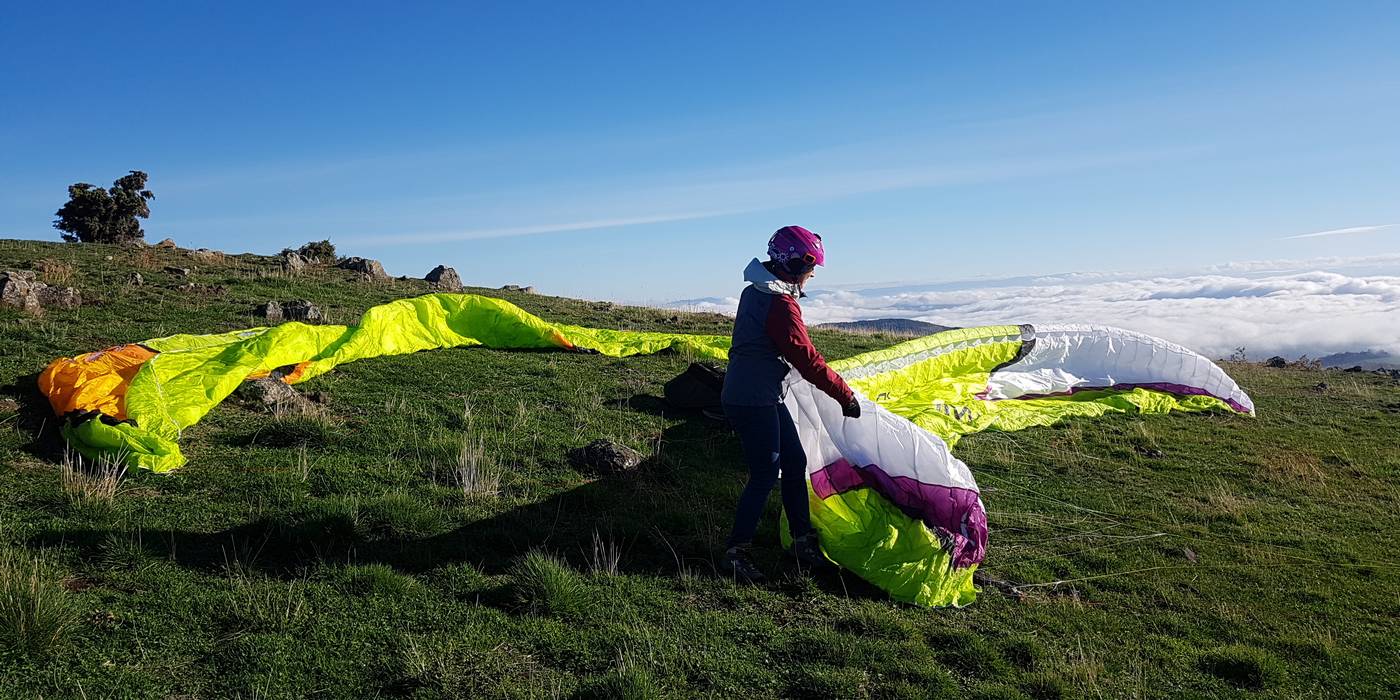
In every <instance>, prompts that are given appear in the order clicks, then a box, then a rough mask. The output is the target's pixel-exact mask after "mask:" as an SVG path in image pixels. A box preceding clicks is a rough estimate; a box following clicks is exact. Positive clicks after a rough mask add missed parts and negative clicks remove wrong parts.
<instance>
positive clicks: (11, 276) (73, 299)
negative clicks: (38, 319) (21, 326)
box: [0, 270, 83, 314]
mask: <svg viewBox="0 0 1400 700" xmlns="http://www.w3.org/2000/svg"><path fill="white" fill-rule="evenodd" d="M82 303H83V299H82V295H80V294H79V293H78V290H76V289H74V288H72V287H51V286H49V285H47V284H44V283H43V282H40V281H38V280H36V279H35V278H34V273H33V272H31V271H29V270H8V271H5V272H0V305H3V306H12V307H14V308H17V309H21V310H23V311H25V312H28V313H31V314H39V313H43V311H44V309H45V308H55V309H73V308H77V307H78V306H80V305H81V304H82Z"/></svg>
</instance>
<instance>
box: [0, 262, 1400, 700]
mask: <svg viewBox="0 0 1400 700" xmlns="http://www.w3.org/2000/svg"><path fill="white" fill-rule="evenodd" d="M108 255H110V256H112V257H113V260H111V261H107V260H105V257H106V256H108ZM41 260H50V261H52V262H51V263H45V265H46V266H47V267H48V268H49V269H51V270H54V271H56V272H52V273H50V274H53V275H60V276H62V277H64V278H66V279H68V280H69V281H68V282H67V283H68V284H72V285H75V286H77V287H79V288H80V289H81V290H82V292H83V294H84V297H85V298H86V299H87V300H88V303H87V304H86V305H85V306H83V307H82V308H79V309H76V310H73V311H57V312H51V313H49V314H48V315H46V316H44V317H42V318H29V317H26V316H23V315H20V314H18V313H17V312H14V311H11V310H0V348H3V350H2V351H0V399H12V400H14V401H17V402H18V403H19V406H20V408H19V410H18V411H8V412H6V411H5V409H3V408H0V492H3V494H4V496H3V497H0V548H3V551H4V552H5V555H4V556H5V557H6V559H5V560H4V561H6V562H20V563H23V564H24V566H19V565H18V564H16V565H15V566H10V565H9V564H6V566H7V567H9V568H7V569H5V571H7V572H8V571H11V570H15V571H19V572H20V574H18V575H14V576H10V574H8V573H7V574H5V576H10V578H9V579H7V580H6V581H0V583H3V585H4V586H6V589H5V590H7V591H8V590H15V591H20V592H23V591H25V590H31V591H39V594H38V596H37V597H36V596H35V595H31V594H25V595H28V596H29V597H28V598H27V599H23V596H21V599H23V600H28V601H29V602H23V600H21V603H20V606H21V609H24V610H30V611H32V613H31V614H32V615H33V616H34V617H35V619H38V618H39V617H43V618H44V619H48V620H50V622H48V623H45V629H48V630H56V631H57V633H56V634H53V635H49V634H48V633H44V634H40V635H38V637H37V638H38V639H40V640H44V639H52V640H53V641H49V642H42V643H35V644H30V643H27V642H26V643H24V644H15V643H8V644H3V645H0V696H3V697H25V698H28V697H39V696H43V697H84V696H86V697H245V698H250V697H259V698H269V697H270V698H280V697H344V698H363V697H415V698H438V697H473V698H475V697H483V698H490V697H641V698H647V697H693V696H711V697H732V696H744V697H753V698H764V697H841V698H862V697H869V698H920V697H937V696H956V695H962V696H966V697H987V698H1061V697H1063V698H1073V697H1109V698H1119V697H1276V698H1297V697H1319V698H1323V697H1328V698H1330V697H1393V696H1395V695H1396V694H1397V693H1400V674H1397V671H1396V669H1397V668H1400V635H1397V634H1396V631H1395V630H1396V627H1395V625H1394V623H1393V620H1395V619H1397V618H1400V576H1397V568H1396V566H1397V560H1400V557H1397V556H1396V554H1395V552H1394V548H1395V545H1396V542H1397V539H1396V536H1395V532H1397V530H1400V515H1397V508H1396V504H1397V503H1400V487H1398V486H1397V484H1400V447H1397V443H1396V441H1395V436H1396V435H1397V434H1400V388H1397V387H1396V386H1395V385H1394V384H1393V383H1392V382H1390V381H1389V380H1388V379H1382V378H1380V377H1377V376H1374V375H1367V374H1362V375H1353V374H1342V373H1339V372H1312V371H1303V370H1298V369H1288V370H1266V369H1263V368H1260V367H1256V366H1249V365H1231V366H1229V367H1228V370H1229V371H1230V372H1231V374H1232V375H1233V376H1235V377H1236V378H1237V379H1238V380H1240V381H1241V382H1242V383H1243V384H1244V385H1245V387H1246V388H1247V389H1248V390H1249V391H1250V392H1251V395H1252V396H1253V397H1254V398H1255V400H1256V402H1257V404H1258V407H1259V418H1257V419H1253V420H1250V419H1245V418H1238V417H1234V416H1227V415H1170V416H1159V417H1147V418H1142V417H1134V416H1109V417H1105V418H1102V419H1098V420H1092V421H1071V422H1068V423H1065V424H1063V425H1059V426H1055V427H1051V428H1045V429H1036V430H1027V431H1024V432H1020V433H1012V434H995V433H989V434H983V435H974V436H970V437H968V438H966V439H964V440H963V442H962V443H961V444H960V445H959V447H958V453H959V454H960V456H961V457H962V458H963V459H964V460H966V461H967V462H968V464H969V465H970V466H971V467H972V469H973V472H974V474H975V475H976V476H977V478H978V481H979V484H980V485H981V486H982V488H983V489H984V492H983V496H984V500H985V502H986V504H987V507H988V510H989V519H990V522H991V526H992V533H991V546H990V553H989V557H988V560H987V562H986V564H985V565H984V567H983V569H982V571H984V572H985V574H986V575H987V576H988V577H991V578H994V579H996V580H998V581H1006V582H1010V583H1012V584H1020V587H1019V588H1018V592H1017V593H1013V592H1010V591H1007V592H1003V591H1002V590H1001V589H999V588H996V587H993V586H990V585H987V586H984V588H983V594H982V596H981V598H980V599H979V600H978V602H977V603H975V604H974V605H972V606H971V607H968V608H965V609H962V610H926V609H920V608H914V607H909V606H905V605H900V604H897V603H893V602H891V601H889V600H888V599H886V598H884V597H883V596H881V595H880V594H879V591H876V590H872V589H871V588H870V587H869V586H866V585H864V584H862V583H861V582H860V581H859V580H857V579H855V578H854V577H851V576H844V577H840V576H832V577H822V578H818V579H809V578H806V577H804V576H802V575H799V574H798V573H797V572H795V571H793V570H792V569H791V568H789V567H788V566H787V565H786V563H785V562H783V560H782V558H781V557H780V556H779V553H778V551H777V544H776V540H777V535H776V513H777V503H776V499H774V501H773V503H772V504H771V505H770V508H771V511H770V513H769V515H768V518H767V519H766V520H765V523H764V528H763V530H761V531H760V535H759V542H760V545H766V546H763V547H761V548H760V549H761V551H760V552H759V556H760V561H761V563H762V564H763V565H764V566H765V567H767V568H768V569H769V571H770V573H771V574H774V581H775V582H774V583H772V584H771V585H768V586H766V587H761V588H747V587H738V586H736V585H734V584H733V583H732V582H730V581H728V580H726V579H725V578H724V577H722V576H718V575H715V566H716V560H715V557H716V554H717V552H718V549H719V545H720V544H721V543H722V541H723V539H724V536H725V534H726V531H727V529H728V526H729V519H730V517H731V514H732V511H731V508H732V506H733V503H734V501H735V499H736V498H737V495H738V492H739V490H740V488H741V487H742V485H743V481H744V474H743V471H742V468H741V466H740V460H739V455H738V449H737V444H736V442H735V439H734V437H733V435H732V434H731V433H729V432H728V431H727V430H724V429H722V428H721V427H719V426H717V425H716V424H713V423H709V422H707V421H705V420H703V419H701V418H697V417H691V416H682V415H671V414H669V413H667V412H665V411H662V410H661V409H660V408H659V406H660V403H659V402H658V401H657V400H656V399H655V398H654V397H656V396H659V394H660V393H661V386H662V384H663V383H664V382H665V381H666V380H667V379H669V378H670V377H672V376H674V375H675V374H677V373H679V372H680V371H681V370H682V369H683V368H684V367H685V364H686V362H687V359H686V358H684V357H681V356H677V355H659V356H652V357H639V358H631V359H626V360H616V359H610V358H606V357H601V356H593V355H572V354H564V353H542V352H503V351H494V350H486V349H480V348H476V349H454V350H444V351H439V352H431V353H421V354H417V355H411V356H404V357H390V358H379V359H373V360H366V361H363V362H357V363H353V364H349V365H346V366H344V367H341V368H338V369H337V370H336V371H335V372H333V373H331V374H329V375H326V376H323V377H320V378H317V379H315V380H313V381H311V382H309V383H307V384H306V385H303V386H302V387H301V389H302V390H304V391H307V392H313V391H319V392H322V393H323V394H324V395H325V397H326V403H325V404H324V406H325V410H326V415H325V416H286V417H274V416H271V415H268V414H266V413H265V412H264V411H263V409H261V408H260V407H257V406H255V405H253V404H252V403H250V402H245V401H241V400H238V399H236V398H235V399H231V400H230V401H228V402H225V404H224V405H222V406H220V407H219V408H218V409H216V410H215V411H214V412H213V413H211V414H210V415H209V416H208V418H206V419H205V420H204V421H203V422H201V423H200V424H199V425H197V426H195V427H194V428H192V429H191V430H189V431H188V432H187V434H186V436H185V438H184V440H183V441H182V447H183V449H184V451H185V453H186V455H188V456H189V457H190V459H191V461H190V464H189V465H188V466H187V467H186V468H185V469H183V470H181V471H179V472H177V473H176V474H174V475H171V476H166V477H158V476H153V475H150V474H145V473H135V472H133V473H128V474H126V475H125V477H124V479H123V480H122V482H121V484H120V486H119V488H116V489H114V490H113V491H112V495H111V496H110V498H109V497H107V495H106V494H107V493H108V490H107V487H106V486H105V485H102V483H101V479H100V478H98V479H96V481H93V483H89V482H88V481H82V480H81V479H78V477H76V476H74V475H73V473H72V470H70V475H69V481H68V482H67V483H65V478H64V468H63V466H62V465H63V450H62V444H61V441H60V440H59V439H58V437H57V434H56V429H55V428H56V426H55V421H54V419H53V418H52V416H51V415H50V414H49V413H48V411H47V408H46V406H45V404H44V403H43V398H42V397H41V396H39V395H38V394H37V391H36V389H35V384H34V379H35V376H36V375H37V373H38V372H39V371H40V370H42V369H43V367H44V366H45V364H47V363H48V362H49V361H50V360H52V359H53V358H55V357H59V356H62V355H71V354H77V353H80V352H85V351H89V350H94V349H98V348H102V347H105V346H109V345H113V344H117V343H121V342H127V341H136V340H143V339H146V338H152V337H158V336H162V335H168V334H172V333H180V332H195V333H204V332H216V331H224V330H232V329H237V328H243V327H248V326H253V325H258V323H259V322H258V320H257V319H256V318H255V315H254V309H255V307H256V306H258V305H260V304H265V303H266V302H267V301H269V300H274V299H276V300H289V299H294V298H306V299H310V300H312V301H314V302H316V303H317V304H318V305H320V306H322V308H323V309H325V310H326V311H327V313H328V315H329V316H330V319H331V320H332V321H333V322H338V323H345V322H353V321H354V319H355V318H357V317H358V315H359V314H360V313H361V312H362V311H363V310H364V309H366V308H368V307H370V306H372V305H375V304H379V303H383V302H386V301H389V300H392V299H396V298H403V297H407V296H413V295H417V294H421V293H425V292H427V291H429V290H428V288H427V285H426V283H423V282H422V281H413V280H395V281H393V282H390V283H384V284H366V283H360V282H357V281H355V280H354V279H353V276H352V275H351V274H350V273H347V272H343V271H339V270H329V269H318V270H314V271H312V272H311V273H309V274H307V275H305V276H301V277H287V276H285V275H284V274H282V273H280V272H279V271H278V267H277V265H276V263H275V262H274V261H272V260H270V259H266V258H260V257H257V256H246V255H230V256H228V257H226V258H224V259H223V260H222V261H217V262H214V263H204V262H200V261H194V260H192V259H190V258H189V257H188V256H187V254H185V253H183V252H181V251H163V250H143V251H134V250H130V249H122V248H115V247H104V246H77V245H59V244H41V243H35V242H17V241H0V269H10V268H30V269H32V268H34V267H36V263H37V262H38V261H41ZM55 263H56V264H55ZM166 265H176V266H182V267H188V266H193V267H195V268H197V269H196V272H195V274H194V275H193V277H192V280H191V281H194V282H196V283H198V284H203V285H208V286H218V287H222V288H223V289H224V291H222V292H218V293H196V294H190V293H186V292H181V291H177V290H175V289H173V287H174V286H175V285H176V284H180V283H183V282H184V280H178V281H177V280H175V279H174V278H173V277H170V276H169V275H168V274H167V273H165V272H163V268H164V267H165V266H166ZM70 268H71V269H70ZM132 271H140V272H141V273H142V275H144V277H145V279H146V284H145V285H144V286H140V287H133V286H128V285H127V283H126V281H127V279H128V277H129V276H130V273H131V272H132ZM462 272H463V273H464V277H466V278H468V279H470V277H471V272H470V270H468V269H462ZM472 291H477V292H479V293H486V294H492V295H496V296H501V297H503V298H506V299H508V300H510V301H512V302H514V303H517V304H520V305H521V306H522V307H524V308H526V309H527V310H529V311H531V312H533V313H536V314H539V315H541V316H543V317H544V318H547V319H551V320H557V321H561V322H567V323H577V324H584V325H596V326H602V327H614V328H633V329H643V330H678V331H685V332H704V333H724V332H727V331H728V322H727V321H726V320H724V319H723V318H721V317H718V316H711V315H692V314H676V313H674V312H671V311H661V310H650V309H637V308H627V307H616V306H612V305H607V304H598V303H593V302H586V301H578V300H569V299H560V298H553V297H546V296H534V295H524V294H518V293H504V292H498V291H490V290H472ZM1085 320H1092V319H1085ZM814 338H815V340H816V342H817V344H818V345H819V346H820V347H821V349H822V350H823V351H824V352H825V353H826V354H827V355H828V357H833V358H835V357H842V356H848V355H851V354H854V353H857V352H862V351H865V350H869V349H873V348H877V347H882V346H884V345H887V344H889V343H891V342H894V340H895V339H893V338H891V337H889V336H881V335H871V336H867V335H847V334H841V333H832V332H816V333H814ZM1321 380H1325V381H1326V382H1327V383H1328V384H1329V389H1328V390H1327V391H1326V392H1322V393H1319V392H1317V391H1314V390H1313V388H1312V387H1313V386H1314V385H1315V384H1317V383H1318V382H1319V381H1321ZM649 397H650V398H649ZM0 405H3V402H0ZM597 438H610V439H613V440H617V441H619V442H622V443H624V444H627V445H629V446H630V447H633V448H634V449H637V450H639V451H641V452H642V453H643V454H644V455H647V460H646V462H645V467H644V469H643V470H642V471H641V472H640V473H637V474H633V475H628V476H619V477H609V478H601V479H599V478H592V477H590V476H588V475H585V474H582V473H579V472H577V471H575V470H574V469H573V468H572V467H570V465H569V463H568V460H567V458H566V456H565V455H566V453H567V451H568V450H569V449H572V448H574V447H578V446H581V445H584V444H586V443H588V442H589V441H591V440H594V439H597ZM464 447H466V448H467V454H465V455H464V454H463V449H464ZM464 461H465V462H467V463H469V464H471V465H476V466H479V467H481V468H482V469H483V470H486V471H487V472H489V473H490V474H491V475H494V476H495V477H497V478H498V479H499V481H498V483H496V484H486V485H485V486H484V487H482V488H464V486H463V484H462V478H461V476H460V475H459V474H458V471H459V467H460V466H461V464H462V463H463V462H464ZM85 474H86V475H88V476H96V477H101V472H100V471H99V472H93V471H88V472H85ZM75 479H77V480H76V481H75ZM488 481H489V479H488ZM99 486H100V488H99ZM90 494H91V495H90ZM595 535H596V536H597V537H598V538H599V541H600V542H601V543H602V544H603V545H606V546H605V549H607V553H606V554H603V555H600V554H598V553H597V551H596V550H597V547H598V546H599V545H595ZM600 558H601V560H603V563H604V565H602V566H600V565H599V560H600ZM614 560H615V561H616V564H615V565H613V564H611V562H612V561H614ZM614 571H615V574H614V573H613V572H614ZM25 572H28V573H25ZM34 572H38V574H37V578H35V574H34ZM26 577H28V578H26ZM11 581H13V582H17V583H11ZM25 582H36V583H35V585H37V586H38V588H33V587H29V583H25ZM11 586H14V588H13V589H12V588H10V587H11ZM25 606H27V607H25ZM15 610H16V608H14V607H13V606H11V607H4V608H0V637H3V636H4V635H6V634H10V633H9V632H6V631H4V630H12V629H16V627H15V625H16V623H17V622H19V621H21V620H22V619H24V618H23V615H24V614H25V613H22V612H16V611H15ZM10 638H13V637H10Z"/></svg>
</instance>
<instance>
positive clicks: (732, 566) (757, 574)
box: [720, 547, 768, 583]
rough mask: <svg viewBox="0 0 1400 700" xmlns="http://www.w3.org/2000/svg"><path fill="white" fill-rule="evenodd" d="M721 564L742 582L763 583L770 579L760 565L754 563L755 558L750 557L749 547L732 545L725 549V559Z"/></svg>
mask: <svg viewBox="0 0 1400 700" xmlns="http://www.w3.org/2000/svg"><path fill="white" fill-rule="evenodd" d="M720 565H721V567H722V568H723V569H724V570H725V571H727V572H729V573H730V574H732V575H733V576H734V579H735V580H736V581H738V582H740V583H763V582H764V581H766V580H768V577H767V576H764V575H763V572H762V571H760V570H759V568H758V565H757V564H755V563H753V559H751V558H749V548H748V547H730V548H729V549H728V550H727V551H725V553H724V560H723V561H722V562H720Z"/></svg>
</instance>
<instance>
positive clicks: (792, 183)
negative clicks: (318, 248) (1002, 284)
mask: <svg viewBox="0 0 1400 700" xmlns="http://www.w3.org/2000/svg"><path fill="white" fill-rule="evenodd" d="M1195 153H1197V151H1196V150H1195V149H1164V150H1148V151H1123V152H1106V153H1070V154H1066V153H1055V154H1046V155H1037V156H1027V157H1021V158H1003V159H988V160H978V161H976V162H962V163H946V162H939V163H936V164H928V165H912V166H903V167H871V164H870V163H856V164H851V163H846V162H826V163H811V164H809V165H808V167H806V168H804V169H802V172H800V173H799V174H786V173H787V172H789V171H790V170H791V169H792V168H789V167H780V166H779V165H777V164H774V163H764V164H760V165H757V166H750V167H746V168H740V169H732V170H728V171H719V172H714V171H710V172H703V173H696V172H678V173H674V174H672V175H670V176H658V177H655V178H653V179H652V182H650V183H638V182H636V181H635V180H633V179H624V180H617V181H613V182H608V183H600V184H598V185H594V186H588V185H584V186H580V187H579V188H577V189H572V190H571V191H568V192H567V194H561V193H559V192H557V191H550V190H539V189H537V190H534V191H521V190H514V191H509V192H500V193H498V194H499V196H498V197H497V198H496V199H495V201H494V202H492V203H490V204H487V205H485V206H484V207H482V206H478V207H474V208H473V210H471V211H461V212H457V213H452V212H447V211H443V210H439V211H436V212H434V213H433V216H434V218H438V219H442V218H450V217H452V216H460V217H461V218H463V219H467V218H470V217H477V218H480V217H483V216H485V217H490V218H492V219H494V220H498V221H501V223H502V225H499V226H486V227H479V228H471V229H464V230H457V231H453V230H444V229H443V228H438V227H435V229H436V230H426V231H424V230H419V231H407V232H386V233H377V232H372V233H364V234H360V235H350V236H342V237H341V238H340V239H338V240H339V241H341V242H345V243H356V244H361V245H366V244H368V245H403V244H408V245H412V244H426V243H442V242H447V241H465V240H475V239H482V238H503V237H509V236H527V235H533V234H543V233H564V232H572V231H590V230H597V229H605V228H621V227H626V226H636V225H642V224H658V223H669V222H678V221H692V220H696V219H706V218H713V217H718V216H728V215H733V214H745V213H751V212H757V211H768V210H773V209H780V208H784V207H790V206H797V205H802V204H808V203H813V202H821V201H829V200H834V199H839V198H843V197H852V196H858V195H865V194H874V193H880V192H891V191H897V190H909V189H919V188H935V187H946V186H954V185H965V184H973V183H980V182H992V181H1003V180H1015V179H1021V178H1034V177H1045V176H1054V175H1061V174H1064V173H1070V172H1077V171H1084V170H1094V169H1101V168H1112V167H1117V166H1124V165H1137V164H1142V163H1146V162H1156V161H1162V160H1167V159H1175V158H1182V157H1189V156H1190V155H1193V154H1195ZM783 165H786V164H783ZM861 166H864V167H861ZM780 173H783V174H780ZM542 200H548V201H547V202H545V201H542ZM521 212H525V213H527V214H526V215H527V216H529V217H530V218H533V219H535V221H529V220H525V221H520V220H519V219H516V217H518V216H520V213H521ZM512 219H515V220H514V221H512ZM539 219H545V222H543V223H537V222H538V221H539ZM549 219H553V220H554V221H553V222H550V221H549ZM419 225H420V226H421V225H422V222H421V221H420V222H419ZM403 226H405V227H411V226H413V223H411V222H405V223H404V224H403Z"/></svg>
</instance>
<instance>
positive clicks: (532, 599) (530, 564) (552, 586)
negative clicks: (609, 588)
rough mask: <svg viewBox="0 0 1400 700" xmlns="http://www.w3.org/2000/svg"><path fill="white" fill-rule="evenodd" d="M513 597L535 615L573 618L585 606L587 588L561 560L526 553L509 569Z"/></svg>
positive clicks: (539, 552) (532, 552) (586, 602)
mask: <svg viewBox="0 0 1400 700" xmlns="http://www.w3.org/2000/svg"><path fill="white" fill-rule="evenodd" d="M511 576H512V578H513V579H514V580H515V597H516V601H517V602H519V603H520V604H521V605H522V606H523V607H524V608H525V609H526V610H528V611H529V612H531V613H534V614H537V615H562V616H573V615H578V614H580V613H582V612H583V611H584V610H585V609H586V608H587V607H588V589H587V587H586V586H585V584H584V582H583V579H582V578H581V577H580V576H579V575H578V572H576V571H574V570H573V569H571V568H569V565H568V564H566V563H565V562H564V560H562V559H560V558H558V557H555V556H553V555H550V554H546V553H544V552H541V551H539V550H534V551H531V552H530V553H529V554H526V555H525V556H524V557H523V558H521V560H520V561H519V562H517V563H516V565H515V567H514V568H513V569H512V570H511Z"/></svg>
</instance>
